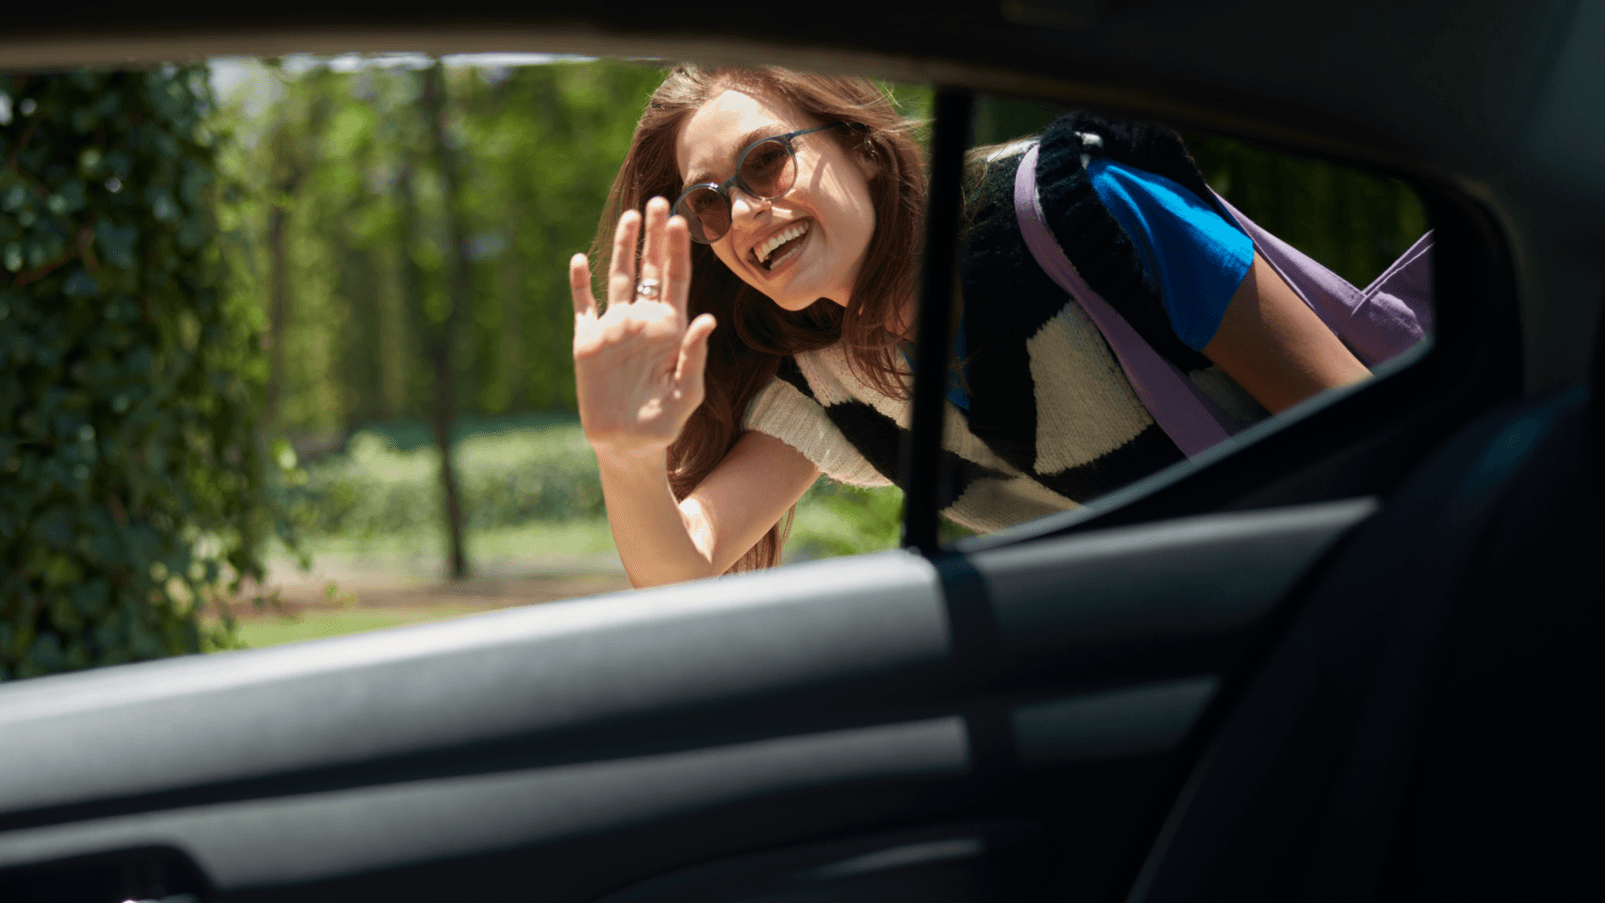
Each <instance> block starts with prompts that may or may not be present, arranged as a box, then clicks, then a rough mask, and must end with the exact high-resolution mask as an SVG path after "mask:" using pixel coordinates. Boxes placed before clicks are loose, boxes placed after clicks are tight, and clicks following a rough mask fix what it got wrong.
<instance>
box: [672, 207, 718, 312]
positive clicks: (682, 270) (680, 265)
mask: <svg viewBox="0 0 1605 903" xmlns="http://www.w3.org/2000/svg"><path fill="white" fill-rule="evenodd" d="M666 233H667V234H666V235H665V236H664V237H665V239H666V241H665V242H664V243H665V244H666V245H668V248H667V257H668V265H667V273H668V275H667V276H665V277H664V282H665V285H664V290H665V291H666V292H667V293H668V298H667V300H668V302H669V303H670V304H672V305H674V309H675V310H676V311H678V312H679V314H680V320H681V322H684V321H685V315H686V311H685V308H686V298H687V296H688V295H689V294H690V292H691V227H690V226H688V225H686V221H685V217H681V216H672V217H670V218H669V225H668V227H667V230H666ZM709 328H710V329H711V328H712V327H709Z"/></svg>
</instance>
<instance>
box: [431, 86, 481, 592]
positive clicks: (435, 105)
mask: <svg viewBox="0 0 1605 903" xmlns="http://www.w3.org/2000/svg"><path fill="white" fill-rule="evenodd" d="M423 78H424V83H423V96H422V104H423V112H424V116H425V117H426V119H427V121H428V124H429V143H430V145H431V149H432V150H433V153H434V158H435V168H436V170H437V171H438V172H439V173H440V180H441V194H442V200H443V201H444V202H445V203H444V205H443V206H444V207H445V210H444V211H443V212H444V215H445V225H446V236H447V241H448V243H449V244H448V247H447V248H446V255H445V256H446V267H447V274H448V278H447V286H446V319H445V322H443V323H441V324H440V331H439V333H438V334H437V336H436V338H435V344H434V348H433V349H432V350H433V354H431V355H430V357H431V358H432V363H433V364H434V368H435V397H434V403H433V404H432V405H431V406H430V415H431V416H430V419H431V421H433V425H434V428H435V443H436V445H438V446H439V447H440V485H441V489H442V490H443V495H444V496H445V500H446V527H447V530H448V531H449V533H450V537H451V551H450V557H449V559H448V561H447V567H448V571H449V573H450V574H451V577H452V579H453V580H461V579H463V578H464V577H467V576H468V553H467V550H466V549H465V547H464V542H463V511H462V501H461V498H460V496H459V493H458V490H457V475H456V470H455V469H454V468H453V466H452V456H451V428H452V421H453V420H454V418H455V414H456V403H457V399H456V394H457V392H456V388H457V385H456V382H457V381H456V379H455V372H454V369H455V368H454V367H453V366H452V363H453V352H454V351H455V350H456V346H457V326H458V323H459V322H460V321H461V320H462V315H463V311H465V310H467V309H468V305H469V294H468V293H469V289H470V284H469V270H468V237H467V236H466V235H465V234H464V231H463V224H462V217H461V216H460V215H459V210H458V209H457V208H458V197H459V195H460V193H461V191H460V179H459V174H458V172H457V159H456V155H455V154H454V153H453V151H452V148H451V147H450V146H449V145H448V144H447V143H446V79H445V69H444V67H443V66H442V65H441V64H440V60H439V59H438V58H437V59H436V60H435V61H434V65H432V66H430V67H429V68H428V69H425V70H424V76H423Z"/></svg>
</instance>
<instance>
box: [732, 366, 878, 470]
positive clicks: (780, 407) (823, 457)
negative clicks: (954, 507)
mask: <svg viewBox="0 0 1605 903" xmlns="http://www.w3.org/2000/svg"><path fill="white" fill-rule="evenodd" d="M741 425H742V427H743V428H745V429H749V430H757V431H758V432H760V433H763V434H765V435H768V436H773V437H775V438H776V439H779V440H780V441H782V442H784V443H786V444H787V445H789V446H791V447H792V448H795V449H796V450H798V451H800V452H802V453H803V456H804V457H806V458H807V459H808V460H809V461H812V462H813V464H814V466H815V467H818V468H819V469H820V470H821V471H822V472H824V474H825V475H826V476H828V477H830V478H831V479H833V480H836V481H837V482H840V483H847V484H849V485H852V486H890V485H891V481H889V480H887V479H886V478H885V477H884V476H882V475H881V474H880V473H879V472H878V471H876V470H875V468H874V467H873V466H871V465H870V463H869V461H868V460H867V459H865V458H864V456H863V455H862V454H860V453H859V452H858V450H857V449H856V448H854V447H853V445H852V443H850V442H848V441H847V438H846V437H845V436H843V435H842V432H841V430H840V429H839V428H837V426H836V425H835V424H834V423H832V422H831V420H830V416H829V415H828V414H826V413H825V409H824V408H823V407H822V406H821V405H820V404H819V402H817V401H815V400H814V399H812V398H809V397H808V396H807V395H804V394H803V393H802V392H801V391H799V390H798V389H797V387H796V386H793V385H792V384H791V383H789V382H786V381H785V380H783V379H779V378H776V379H774V380H771V381H770V383H769V385H767V386H765V387H764V388H763V390H762V391H760V392H759V393H758V394H757V396H756V397H754V398H753V400H752V403H751V404H749V405H748V406H747V412H746V414H745V415H744V416H743V417H742V419H741Z"/></svg>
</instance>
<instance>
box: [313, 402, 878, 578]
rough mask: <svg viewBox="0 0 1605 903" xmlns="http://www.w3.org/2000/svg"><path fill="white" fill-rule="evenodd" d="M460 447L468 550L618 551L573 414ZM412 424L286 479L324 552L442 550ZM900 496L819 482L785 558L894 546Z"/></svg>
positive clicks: (492, 425)
mask: <svg viewBox="0 0 1605 903" xmlns="http://www.w3.org/2000/svg"><path fill="white" fill-rule="evenodd" d="M480 428H481V429H483V430H485V431H483V432H478V433H474V432H465V433H464V434H462V437H461V438H460V439H458V440H457V442H456V444H455V446H454V449H453V451H454V459H455V461H454V463H455V466H456V470H457V474H458V480H459V483H460V485H461V487H462V496H463V509H464V512H465V517H466V521H467V522H466V525H465V526H466V529H467V532H468V538H469V547H470V553H471V554H472V555H474V556H476V557H481V558H490V559H505V558H526V557H543V556H544V557H553V556H555V557H564V556H582V555H600V554H606V553H610V552H612V551H613V544H612V537H611V535H610V533H609V531H608V527H607V517H606V510H605V508H604V506H603V504H602V492H601V485H600V482H599V480H598V476H597V470H596V457H595V455H594V454H593V453H592V452H591V448H590V446H589V444H587V443H586V441H585V437H584V434H583V433H582V432H581V431H580V426H579V424H578V423H577V422H574V421H573V420H572V418H569V419H564V418H563V417H561V416H557V415H546V416H541V417H536V418H525V419H523V420H519V419H514V418H502V419H500V420H495V421H489V420H487V421H486V422H485V423H484V424H481V425H480ZM421 430H422V428H421V427H420V426H418V425H416V424H412V425H405V424H401V425H398V424H387V425H381V427H380V428H376V429H364V430H361V431H359V432H357V433H356V434H354V435H353V436H352V437H351V438H350V439H349V440H348V441H347V442H346V444H345V447H344V448H343V449H342V450H341V451H340V452H339V453H337V454H334V455H330V456H327V457H325V458H322V459H319V460H316V461H312V462H308V463H307V464H306V465H305V467H304V468H303V469H302V471H301V474H300V475H299V476H298V477H297V479H296V481H295V485H292V486H291V487H290V490H289V491H290V494H291V510H292V512H293V516H294V517H295V518H296V520H297V522H298V524H299V525H300V526H301V528H302V533H303V535H304V536H305V537H306V544H307V548H308V551H310V552H311V553H312V554H313V555H314V557H317V556H328V555H337V556H367V557H378V558H385V557H396V558H403V557H407V558H410V557H419V558H432V557H441V556H444V554H445V550H444V536H443V531H442V529H441V502H440V480H439V472H440V456H439V451H438V450H437V449H436V448H435V447H434V446H433V445H431V444H426V443H422V442H420V441H419V439H420V436H423V435H425V434H424V433H423V432H422V431H421ZM901 511H902V493H901V492H899V491H898V490H896V489H892V488H887V489H877V490H860V489H856V488H853V487H847V486H841V485H838V484H834V483H831V482H830V481H828V480H820V481H819V482H817V483H816V484H815V485H814V486H813V488H811V489H810V490H809V491H808V493H807V494H805V495H804V496H803V498H802V500H801V501H800V502H799V504H798V506H797V515H796V518H795V520H794V521H793V524H792V529H791V534H790V540H789V541H788V543H787V548H786V553H787V554H786V557H787V559H788V560H804V559H812V558H826V557H832V556H837V555H852V554H858V553H861V552H870V551H878V550H881V549H888V548H893V547H895V546H896V545H897V543H898V537H899V533H900V520H901Z"/></svg>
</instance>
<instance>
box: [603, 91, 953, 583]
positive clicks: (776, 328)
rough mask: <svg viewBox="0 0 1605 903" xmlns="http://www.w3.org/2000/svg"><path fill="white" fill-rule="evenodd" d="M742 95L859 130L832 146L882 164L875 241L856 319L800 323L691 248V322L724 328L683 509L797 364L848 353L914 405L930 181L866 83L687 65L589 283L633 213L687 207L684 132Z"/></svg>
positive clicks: (783, 525)
mask: <svg viewBox="0 0 1605 903" xmlns="http://www.w3.org/2000/svg"><path fill="white" fill-rule="evenodd" d="M731 89H734V90H738V91H743V92H747V93H750V94H753V95H755V96H762V97H763V98H764V99H765V100H768V101H770V102H780V103H781V104H783V105H784V106H786V107H788V108H789V109H791V110H793V111H795V112H797V113H801V114H803V115H805V116H810V117H813V118H815V119H818V120H820V121H822V122H831V121H835V120H840V121H841V122H844V123H846V124H847V126H848V128H846V129H835V130H832V131H831V132H829V133H828V134H830V135H831V136H832V139H833V140H836V141H838V142H840V143H841V145H842V147H843V148H844V149H846V150H847V151H849V152H850V153H855V154H858V155H859V156H860V157H861V158H863V159H865V160H867V161H868V162H870V163H871V164H872V172H873V176H872V177H871V178H870V180H869V194H870V200H871V203H872V205H873V207H874V210H875V231H874V234H873V236H872V237H871V238H870V242H869V247H868V249H867V250H866V253H865V257H864V262H863V265H862V266H861V267H860V268H859V271H858V276H857V279H856V280H855V282H854V284H853V286H852V294H851V296H850V297H851V300H850V302H849V304H848V306H847V307H846V308H843V307H842V306H840V305H838V304H836V303H835V302H832V301H829V300H825V299H821V300H819V301H817V302H815V303H814V304H813V305H812V306H810V307H808V308H806V309H804V310H801V311H797V312H791V311H787V310H784V309H782V308H781V307H780V306H779V305H777V304H775V303H774V302H772V301H770V300H769V299H768V298H767V297H765V296H764V295H763V294H762V293H761V292H759V291H758V290H757V289H754V288H752V287H751V286H749V285H747V284H746V283H745V282H743V281H741V279H740V277H738V276H736V274H734V273H732V272H730V270H729V269H728V268H727V267H725V265H724V263H723V262H721V261H720V260H719V258H718V257H717V256H715V255H714V253H713V249H712V248H711V247H709V246H708V245H703V244H693V245H692V248H691V273H692V275H691V286H690V290H689V291H690V294H689V298H688V301H687V314H688V316H689V317H690V318H693V319H694V318H695V317H696V316H697V315H698V314H701V313H704V312H706V313H711V314H713V315H714V317H716V318H717V319H718V322H719V328H718V329H716V330H714V333H713V335H712V337H711V339H710V342H709V348H708V365H707V372H706V377H707V378H706V385H707V391H706V393H705V400H704V401H703V403H702V406H701V407H699V408H698V409H697V410H696V411H695V412H694V413H693V414H692V415H691V418H690V419H689V420H688V421H687V422H686V425H685V428H684V429H683V430H681V432H680V435H679V437H678V438H677V439H676V440H675V441H674V443H673V444H672V445H670V446H669V454H668V461H669V485H670V487H671V488H672V489H673V490H674V495H675V498H677V499H684V498H685V497H686V496H687V495H689V494H690V493H691V492H692V491H693V490H694V489H696V487H697V486H699V485H701V483H702V481H703V480H704V479H706V478H707V477H708V475H709V474H710V473H712V472H713V469H714V468H715V467H716V466H718V464H719V462H720V461H722V460H723V459H724V457H725V455H727V454H729V452H730V449H731V448H732V447H734V446H735V444H736V441H737V440H738V439H740V438H741V434H742V432H743V430H742V427H741V419H742V415H743V414H744V413H745V411H746V409H747V406H748V405H749V404H750V403H751V402H752V400H753V398H754V397H756V396H757V394H758V393H759V392H760V391H761V390H762V389H763V388H764V387H765V386H766V385H768V384H769V382H770V380H771V379H773V378H774V376H775V374H776V372H777V370H778V369H779V367H780V363H781V361H782V360H783V359H784V358H785V357H787V356H790V355H793V354H797V353H799V352H803V351H812V350H815V349H819V348H824V347H827V346H830V345H833V344H835V343H836V342H838V341H841V342H844V343H845V344H846V351H847V359H848V362H849V364H850V365H851V366H852V368H853V369H854V371H855V372H856V373H857V374H858V375H859V376H860V377H861V378H863V379H864V380H865V381H866V382H869V383H870V384H871V385H873V386H874V387H875V388H876V389H877V390H879V391H882V392H884V393H886V394H888V395H891V396H893V397H907V395H908V389H907V387H906V385H905V383H904V382H903V379H902V372H901V368H900V367H899V366H898V361H897V350H896V347H897V344H898V343H899V342H901V341H904V340H905V339H906V338H908V336H907V334H906V333H907V327H906V326H905V325H904V324H905V322H906V320H905V316H906V311H907V309H908V307H907V305H908V304H909V303H910V302H911V301H912V299H913V297H914V291H915V281H916V273H915V266H916V261H917V260H918V259H919V247H920V242H921V232H922V230H921V224H922V222H923V217H924V211H925V194H926V182H925V169H924V165H923V161H922V155H921V151H920V147H919V144H918V143H917V142H916V141H915V139H914V133H913V132H914V127H915V124H914V123H913V122H912V121H911V120H908V119H906V118H904V117H903V116H902V114H900V113H899V112H898V110H897V108H896V107H895V106H894V105H893V104H892V102H891V101H890V100H889V99H888V98H887V97H886V95H885V94H883V93H882V92H881V90H880V89H879V88H878V87H876V86H875V84H874V83H873V82H870V81H868V80H866V79H861V78H844V77H835V76H826V75H814V74H810V73H805V72H794V71H791V70H787V69H779V68H758V69H736V68H709V67H701V66H695V65H682V66H678V67H676V68H674V69H673V70H671V71H670V73H669V75H668V77H666V78H665V79H664V80H663V84H661V85H659V86H658V88H657V90H656V91H654V92H653V93H652V97H651V100H649V101H648V103H647V108H646V111H645V112H644V113H643V114H642V115H641V121H640V122H639V123H638V124H637V125H636V128H635V136H634V137H633V138H632V139H631V141H630V149H629V152H628V153H627V154H626V155H625V157H624V164H623V165H622V166H621V167H620V169H619V174H618V176H617V177H616V178H615V179H614V181H613V187H612V189H611V190H610V191H609V193H608V200H607V206H606V208H605V210H604V213H603V216H602V221H601V223H600V225H599V226H598V228H597V233H596V239H595V241H594V242H593V243H592V245H591V256H592V258H593V260H594V261H597V264H596V265H595V266H594V267H593V269H592V272H593V273H599V274H605V273H606V272H607V270H608V265H609V260H608V258H609V256H610V255H611V251H612V238H613V232H614V230H615V228H616V227H617V224H618V221H619V217H620V216H622V215H623V214H624V211H626V210H632V209H634V210H639V209H641V208H642V207H643V206H645V204H646V202H647V201H648V200H650V199H651V198H653V197H659V196H661V197H665V198H668V199H670V200H671V201H672V200H673V199H674V198H676V197H678V196H679V195H680V192H681V190H682V189H683V184H684V180H683V179H682V178H681V174H680V171H679V166H678V163H677V162H676V158H675V142H676V140H677V139H678V137H679V133H680V128H681V126H682V124H683V123H684V122H685V120H686V119H687V118H688V117H690V115H691V114H693V113H695V112H696V111H697V110H698V109H700V108H701V107H702V106H703V105H704V104H706V103H707V102H708V101H709V100H711V99H713V98H714V97H715V96H717V95H718V94H720V93H722V92H724V91H726V90H731ZM604 278H605V276H604ZM795 510H796V509H795V507H794V508H793V509H792V512H793V513H794V512H795ZM790 521H791V513H788V514H787V516H786V517H785V518H783V519H782V521H781V522H780V523H778V524H775V525H774V526H773V527H771V528H770V529H769V530H768V532H767V533H765V534H764V537H763V538H762V539H761V540H759V541H758V543H757V545H755V546H753V547H752V548H751V549H750V550H748V551H747V552H746V554H744V555H743V556H742V557H741V559H740V560H738V561H737V562H736V564H735V565H734V566H733V567H732V568H731V571H743V570H751V569H755V568H762V567H771V566H773V565H775V564H777V563H778V562H779V560H780V550H781V547H782V545H784V543H785V535H786V532H787V531H788V530H789V527H790Z"/></svg>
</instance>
